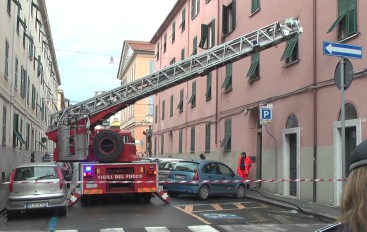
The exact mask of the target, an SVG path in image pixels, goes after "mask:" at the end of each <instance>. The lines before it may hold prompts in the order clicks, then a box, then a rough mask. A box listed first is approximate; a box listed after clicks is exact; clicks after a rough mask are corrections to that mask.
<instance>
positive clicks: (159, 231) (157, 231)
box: [145, 227, 170, 232]
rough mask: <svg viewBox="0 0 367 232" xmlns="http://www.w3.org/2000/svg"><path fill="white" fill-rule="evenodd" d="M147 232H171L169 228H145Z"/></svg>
mask: <svg viewBox="0 0 367 232" xmlns="http://www.w3.org/2000/svg"><path fill="white" fill-rule="evenodd" d="M145 230H146V231H147V232H170V230H169V229H167V227H145Z"/></svg>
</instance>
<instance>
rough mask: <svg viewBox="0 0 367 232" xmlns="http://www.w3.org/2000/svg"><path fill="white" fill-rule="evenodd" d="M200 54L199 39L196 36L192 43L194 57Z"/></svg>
mask: <svg viewBox="0 0 367 232" xmlns="http://www.w3.org/2000/svg"><path fill="white" fill-rule="evenodd" d="M197 52H198V37H197V36H195V38H194V39H193V41H192V55H193V56H195V55H196V54H197Z"/></svg>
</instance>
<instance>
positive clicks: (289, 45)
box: [280, 38, 298, 60]
mask: <svg viewBox="0 0 367 232" xmlns="http://www.w3.org/2000/svg"><path fill="white" fill-rule="evenodd" d="M297 43H298V38H294V39H292V40H290V41H289V42H288V43H287V46H286V47H285V50H284V52H283V55H282V58H281V59H280V60H284V59H287V58H289V57H290V56H291V55H292V53H293V51H294V48H295V47H296V45H297Z"/></svg>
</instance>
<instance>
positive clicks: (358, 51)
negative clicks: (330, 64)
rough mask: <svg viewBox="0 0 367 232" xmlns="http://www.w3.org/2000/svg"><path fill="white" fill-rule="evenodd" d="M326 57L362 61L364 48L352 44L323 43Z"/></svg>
mask: <svg viewBox="0 0 367 232" xmlns="http://www.w3.org/2000/svg"><path fill="white" fill-rule="evenodd" d="M323 51H324V55H327V56H339V57H344V58H355V59H362V58H363V57H362V47H361V46H356V45H350V44H341V43H332V42H327V41H324V42H323Z"/></svg>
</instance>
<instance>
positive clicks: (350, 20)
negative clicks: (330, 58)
mask: <svg viewBox="0 0 367 232" xmlns="http://www.w3.org/2000/svg"><path fill="white" fill-rule="evenodd" d="M347 33H348V36H350V35H353V34H355V33H357V7H356V6H352V7H350V8H349V9H348V17H347Z"/></svg>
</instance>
